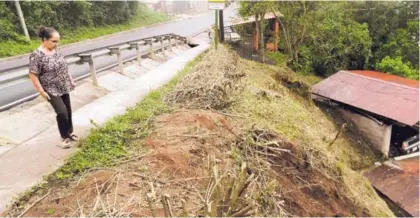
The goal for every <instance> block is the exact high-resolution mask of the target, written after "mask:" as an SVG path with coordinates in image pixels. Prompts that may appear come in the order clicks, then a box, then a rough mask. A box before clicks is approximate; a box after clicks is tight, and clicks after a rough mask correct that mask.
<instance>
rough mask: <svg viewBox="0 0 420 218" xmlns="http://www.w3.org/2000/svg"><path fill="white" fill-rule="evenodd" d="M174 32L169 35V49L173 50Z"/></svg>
mask: <svg viewBox="0 0 420 218" xmlns="http://www.w3.org/2000/svg"><path fill="white" fill-rule="evenodd" d="M172 37H173V36H172V34H171V35H169V51H173V50H172Z"/></svg>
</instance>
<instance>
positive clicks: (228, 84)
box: [166, 46, 244, 109]
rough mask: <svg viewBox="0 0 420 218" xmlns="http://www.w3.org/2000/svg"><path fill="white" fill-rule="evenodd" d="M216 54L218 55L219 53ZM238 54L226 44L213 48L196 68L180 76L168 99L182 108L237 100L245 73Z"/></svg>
mask: <svg viewBox="0 0 420 218" xmlns="http://www.w3.org/2000/svg"><path fill="white" fill-rule="evenodd" d="M216 53H217V54H216ZM238 60H239V57H238V56H237V55H234V54H232V53H231V52H229V50H228V49H227V48H225V47H224V46H220V48H219V49H218V50H217V51H215V50H211V51H210V52H209V54H208V55H206V58H204V59H203V60H202V61H201V62H200V63H199V64H198V65H197V66H196V68H194V69H195V70H194V71H193V72H191V73H189V74H188V75H186V76H185V77H183V78H182V79H181V81H180V82H179V83H178V84H177V86H176V87H175V89H174V91H172V93H171V94H170V95H169V96H167V98H166V102H167V103H169V104H176V105H178V106H182V107H183V108H201V109H210V108H211V109H223V108H226V107H228V106H229V105H231V104H232V102H234V101H235V96H237V93H238V92H239V91H240V90H241V89H242V86H241V84H240V78H241V77H243V76H244V74H243V73H242V72H241V71H242V69H239V68H238V67H237V62H238Z"/></svg>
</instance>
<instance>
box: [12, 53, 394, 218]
mask: <svg viewBox="0 0 420 218" xmlns="http://www.w3.org/2000/svg"><path fill="white" fill-rule="evenodd" d="M213 63H219V64H217V65H215V64H213ZM290 73H291V72H290V71H289V70H287V69H285V68H283V67H274V66H266V65H263V64H259V63H255V62H251V61H247V60H243V59H241V58H239V57H238V56H237V55H235V54H234V53H233V52H232V51H230V50H228V49H227V48H225V47H223V46H221V47H220V48H219V50H218V51H214V50H211V51H209V52H208V53H207V54H206V55H205V57H204V58H203V61H201V62H200V63H199V64H198V65H197V66H196V67H195V68H194V69H193V70H192V71H191V72H189V73H188V74H187V76H185V77H184V78H183V79H181V80H180V82H179V83H178V84H177V85H176V87H175V88H174V89H173V90H172V92H171V93H170V94H169V95H167V98H166V102H167V104H168V105H169V106H171V110H170V112H168V113H164V114H161V115H159V116H157V117H155V118H153V119H152V120H151V121H150V123H151V126H152V128H151V131H150V132H149V134H148V136H147V137H146V138H143V139H140V140H139V141H138V146H139V148H147V152H145V153H143V154H142V155H141V158H140V159H135V160H133V161H129V162H127V163H125V164H123V165H120V166H117V167H112V168H104V169H92V170H91V171H90V172H88V173H86V174H85V175H81V176H80V177H78V178H74V179H72V180H70V181H62V182H58V183H56V184H54V185H52V184H50V186H49V187H48V188H47V189H45V190H44V191H43V192H39V193H38V194H37V195H35V196H34V197H32V199H31V200H30V201H29V203H28V205H31V204H33V203H35V204H33V207H31V208H30V209H29V210H28V211H27V212H26V213H25V214H24V215H25V216H164V215H165V211H166V213H171V214H172V215H175V216H205V215H209V216H392V213H391V211H390V210H389V209H388V207H387V206H386V204H385V203H384V202H383V201H382V199H381V198H380V197H378V196H377V194H376V193H375V192H374V190H373V189H372V188H371V186H370V185H369V183H368V182H367V180H366V179H364V177H363V176H361V174H360V172H358V171H355V170H356V169H357V170H359V169H363V168H365V167H368V166H370V165H371V164H372V162H373V161H374V160H375V158H376V156H375V154H374V153H373V152H372V151H371V150H370V149H369V146H368V144H366V143H365V142H364V141H363V139H359V138H357V137H355V135H354V134H353V133H352V132H351V129H349V130H346V131H344V133H343V134H342V135H341V136H340V137H339V138H338V139H337V140H336V141H335V142H334V143H333V144H332V145H331V141H332V140H333V139H334V137H335V135H336V132H337V131H338V130H339V128H340V127H341V123H339V122H338V123H336V122H335V121H334V120H333V119H332V118H331V117H330V115H328V114H325V112H323V111H321V110H320V109H319V108H317V107H316V106H315V105H313V104H312V103H311V102H310V101H308V100H307V99H305V89H303V91H302V93H303V94H302V93H298V94H296V90H293V89H291V87H288V86H287V85H285V84H284V83H283V82H284V81H283V82H282V79H281V78H285V75H289V74H290ZM287 80H288V81H289V85H290V84H294V82H296V81H297V80H299V78H296V77H295V76H293V75H291V76H290V78H288V79H287ZM302 84H304V83H302ZM294 88H296V87H294ZM297 88H299V87H297ZM300 88H302V87H300ZM352 134H353V135H352ZM46 193H48V194H47V195H45V194H46ZM42 196H45V197H44V198H41V199H40V198H39V197H42ZM38 199H40V200H39V201H38ZM162 202H163V203H162ZM167 202H169V205H170V206H169V207H170V208H171V209H168V207H166V206H167ZM28 205H27V207H28ZM165 208H166V209H165ZM168 211H169V212H168ZM22 212H23V209H21V210H15V211H14V212H13V213H10V214H9V215H19V214H20V213H22Z"/></svg>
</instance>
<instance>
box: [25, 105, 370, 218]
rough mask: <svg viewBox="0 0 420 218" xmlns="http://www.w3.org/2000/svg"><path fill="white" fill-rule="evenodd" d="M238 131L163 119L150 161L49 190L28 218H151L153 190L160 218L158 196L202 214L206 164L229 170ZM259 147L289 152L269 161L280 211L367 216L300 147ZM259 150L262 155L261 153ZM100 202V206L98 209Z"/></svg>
mask: <svg viewBox="0 0 420 218" xmlns="http://www.w3.org/2000/svg"><path fill="white" fill-rule="evenodd" d="M237 126H238V125H237V123H236V122H234V121H233V120H230V119H227V118H226V117H224V116H223V115H221V114H218V113H214V112H211V111H205V110H180V111H176V112H173V113H169V114H163V115H161V116H158V117H157V118H156V119H155V121H154V131H153V132H152V133H151V134H150V136H149V137H148V138H146V139H145V140H144V144H145V145H146V146H147V147H148V148H149V149H150V150H151V153H150V154H149V155H147V156H146V157H144V158H143V159H142V160H139V161H134V162H130V163H128V164H125V165H123V166H119V167H118V168H115V169H109V170H105V171H99V172H93V173H90V174H87V175H86V176H85V177H84V178H82V179H80V182H79V181H78V179H77V181H72V182H70V184H67V185H64V184H63V185H61V186H56V187H52V188H50V192H51V194H50V195H49V196H48V197H47V198H45V199H43V200H42V201H40V202H39V203H38V204H37V205H35V206H34V207H33V208H32V209H30V210H29V211H28V212H27V213H26V214H25V216H81V215H85V216H129V215H131V216H152V212H151V210H150V208H149V206H148V202H147V201H146V199H147V198H146V193H153V190H154V192H155V197H156V198H154V199H153V204H154V207H155V215H156V216H164V212H163V210H162V205H161V204H160V196H161V194H169V195H170V196H171V204H172V207H173V208H174V209H173V210H174V214H175V215H177V216H179V215H181V211H182V203H181V199H184V198H185V197H186V196H188V197H189V199H190V201H189V205H190V206H189V208H191V213H192V214H195V215H196V214H197V212H198V211H200V210H201V209H202V208H201V207H197V204H199V205H200V202H201V201H200V199H199V197H198V195H197V193H198V192H197V190H200V191H203V190H206V186H207V183H208V181H209V179H208V178H209V177H208V176H209V172H208V166H207V164H208V163H207V161H208V160H207V158H208V156H209V155H214V156H215V158H216V159H218V161H217V163H218V164H219V165H223V166H229V165H231V164H232V163H231V162H232V159H231V158H230V157H229V156H228V153H229V151H231V148H230V146H231V145H232V143H234V142H235V141H236V140H237V139H238V138H237V133H236V131H237V130H238V128H237ZM254 140H255V141H257V142H262V143H265V142H269V141H278V142H280V143H279V144H280V147H279V148H281V149H287V150H290V153H289V152H280V153H276V156H267V157H266V158H268V159H269V161H270V162H271V164H272V166H271V168H272V169H273V170H274V171H275V175H274V177H273V178H275V179H276V181H277V184H278V186H277V188H276V189H275V190H273V192H272V193H270V194H271V195H273V196H277V195H279V196H280V199H281V200H283V201H284V204H283V205H282V208H283V209H284V210H285V211H287V213H288V214H290V215H293V216H369V214H368V213H367V212H366V211H364V210H361V209H360V208H358V207H357V206H356V205H355V204H354V202H352V201H351V200H350V199H349V198H347V197H346V193H345V191H344V190H342V189H341V188H340V185H341V182H340V181H334V180H332V179H330V178H327V177H326V176H325V175H324V174H323V173H321V171H320V170H319V169H314V168H313V167H312V166H311V164H310V163H309V160H308V154H307V153H306V152H305V151H303V150H302V149H301V148H300V147H299V146H297V145H295V144H293V143H291V142H289V141H287V140H284V139H281V138H280V137H278V136H277V135H276V134H274V133H270V134H266V135H264V136H261V134H260V135H259V136H258V139H254ZM258 149H261V150H258ZM258 149H257V150H258V151H259V152H260V153H259V154H261V155H262V156H264V155H263V154H264V150H263V148H258ZM227 168H229V167H224V168H222V169H227ZM98 193H99V195H98ZM40 196H42V194H40ZM98 196H100V197H98ZM98 198H99V199H101V201H100V202H102V203H101V204H98V203H97V201H98ZM35 200H36V199H32V202H34V201H35ZM192 202H194V203H195V204H193V203H192ZM95 205H96V206H95ZM98 208H99V209H98Z"/></svg>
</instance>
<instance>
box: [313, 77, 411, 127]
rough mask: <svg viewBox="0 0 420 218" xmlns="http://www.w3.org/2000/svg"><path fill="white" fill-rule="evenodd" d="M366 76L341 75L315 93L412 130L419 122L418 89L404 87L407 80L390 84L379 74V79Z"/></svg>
mask: <svg viewBox="0 0 420 218" xmlns="http://www.w3.org/2000/svg"><path fill="white" fill-rule="evenodd" d="M364 74H365V73H360V71H359V72H357V71H356V72H351V71H339V72H338V73H336V74H334V75H332V76H330V77H328V78H327V79H324V80H323V81H321V82H319V83H318V84H316V85H314V86H313V87H312V93H313V94H316V95H319V96H322V97H326V98H329V99H332V100H334V101H337V102H341V103H344V104H347V105H351V106H353V107H356V108H360V109H363V110H365V111H369V112H371V113H373V114H377V115H380V116H383V117H386V118H389V119H392V120H394V121H397V122H400V123H403V124H406V125H409V126H414V125H416V123H417V122H419V89H418V88H414V87H413V86H412V85H408V84H402V83H406V82H407V81H406V80H399V81H398V82H397V81H393V82H390V81H388V80H389V79H391V78H390V77H387V76H385V75H381V74H382V73H379V72H376V73H375V75H376V76H372V75H373V74H371V76H366V75H364ZM379 75H381V76H382V77H380V78H378V76H379ZM384 78H386V79H384ZM401 81H405V82H401ZM417 83H418V82H417Z"/></svg>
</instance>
